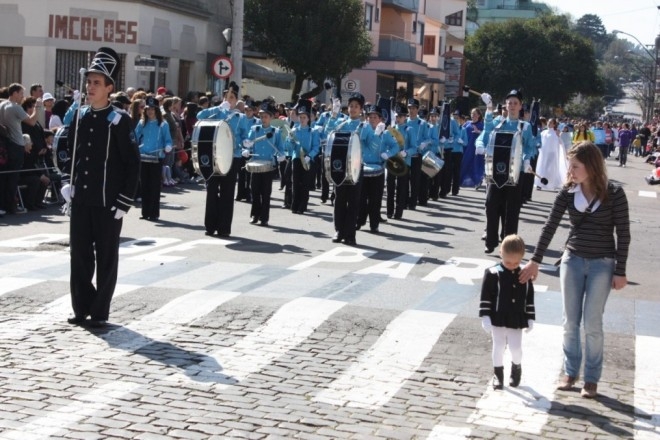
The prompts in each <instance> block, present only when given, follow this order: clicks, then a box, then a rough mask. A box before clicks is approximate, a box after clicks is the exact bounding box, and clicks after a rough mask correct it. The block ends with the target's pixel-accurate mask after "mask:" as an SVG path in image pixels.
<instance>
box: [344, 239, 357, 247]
mask: <svg viewBox="0 0 660 440" xmlns="http://www.w3.org/2000/svg"><path fill="white" fill-rule="evenodd" d="M344 243H346V244H347V245H349V246H355V245H356V244H357V242H356V241H355V238H347V239H345V240H344Z"/></svg>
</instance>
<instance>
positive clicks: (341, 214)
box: [334, 173, 363, 240]
mask: <svg viewBox="0 0 660 440" xmlns="http://www.w3.org/2000/svg"><path fill="white" fill-rule="evenodd" d="M362 180H363V179H362V174H361V173H360V177H359V178H358V181H357V183H356V184H355V185H348V184H346V183H344V184H343V185H340V186H336V187H335V196H336V198H335V207H334V221H335V231H337V234H338V236H339V238H340V239H343V240H355V227H356V225H357V216H358V210H359V209H360V193H361V191H362Z"/></svg>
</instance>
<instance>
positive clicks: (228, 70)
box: [211, 57, 234, 79]
mask: <svg viewBox="0 0 660 440" xmlns="http://www.w3.org/2000/svg"><path fill="white" fill-rule="evenodd" d="M211 73H213V75H214V76H215V77H216V78H220V79H227V78H229V77H230V76H231V74H232V73H234V64H232V62H231V59H229V58H228V57H218V58H216V59H215V60H214V61H213V65H212V66H211Z"/></svg>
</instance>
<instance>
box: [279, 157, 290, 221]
mask: <svg viewBox="0 0 660 440" xmlns="http://www.w3.org/2000/svg"><path fill="white" fill-rule="evenodd" d="M282 166H284V172H283V174H282V176H283V177H282V179H283V180H282V182H280V189H282V187H284V207H285V208H291V197H292V193H291V184H292V182H291V177H292V174H293V166H292V160H291V158H290V157H288V156H287V158H286V160H285V161H284V162H282V163H281V164H280V169H282V168H281V167H282Z"/></svg>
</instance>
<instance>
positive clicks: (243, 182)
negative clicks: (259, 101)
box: [236, 99, 261, 203]
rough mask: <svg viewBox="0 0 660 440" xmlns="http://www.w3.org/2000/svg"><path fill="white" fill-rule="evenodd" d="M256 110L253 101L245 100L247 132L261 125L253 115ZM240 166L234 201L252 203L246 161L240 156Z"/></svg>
mask: <svg viewBox="0 0 660 440" xmlns="http://www.w3.org/2000/svg"><path fill="white" fill-rule="evenodd" d="M257 108H258V106H257V105H256V103H255V101H253V100H252V99H246V100H245V121H246V124H247V132H249V131H250V129H251V128H252V127H253V126H254V125H258V124H261V120H260V119H259V118H258V117H257V116H256V115H255V110H256V109H257ZM239 161H240V166H239V168H238V186H237V189H236V201H237V202H240V201H241V200H245V201H246V202H248V203H252V194H251V193H250V173H248V172H247V170H246V169H245V162H246V159H245V158H244V157H243V156H241V157H240V158H239Z"/></svg>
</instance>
